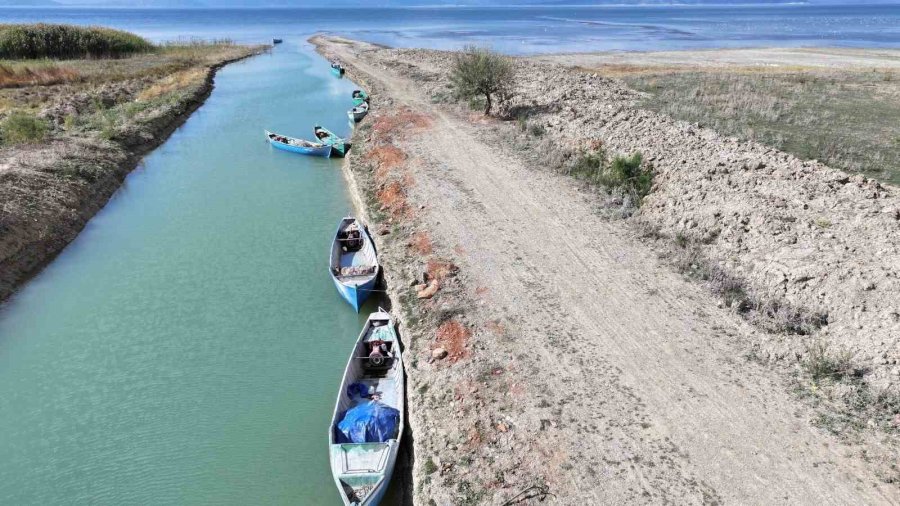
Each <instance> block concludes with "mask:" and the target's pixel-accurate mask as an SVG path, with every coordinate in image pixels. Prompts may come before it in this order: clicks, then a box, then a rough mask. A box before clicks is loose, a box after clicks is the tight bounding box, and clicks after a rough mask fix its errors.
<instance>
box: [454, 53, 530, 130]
mask: <svg viewBox="0 0 900 506" xmlns="http://www.w3.org/2000/svg"><path fill="white" fill-rule="evenodd" d="M514 78H515V75H514V72H513V66H512V63H510V61H509V60H508V59H507V58H506V57H504V56H502V55H500V54H497V53H494V52H492V51H490V50H487V49H483V48H478V47H475V46H466V47H465V48H464V49H463V51H462V52H460V53H458V54H457V55H456V58H455V59H454V61H453V68H452V69H451V73H450V79H451V81H452V82H453V87H454V89H455V90H456V95H457V97H458V98H462V99H467V100H469V103H470V104H471V103H473V100H472V99H473V98H476V97H478V98H482V97H483V99H484V114H486V115H487V114H490V113H491V108H492V106H493V98H494V97H495V96H496V97H498V98H499V99H500V100H501V101H502V100H503V99H504V97H505V96H506V94H507V92H508V91H509V89H510V88H511V87H512V84H513V80H514Z"/></svg>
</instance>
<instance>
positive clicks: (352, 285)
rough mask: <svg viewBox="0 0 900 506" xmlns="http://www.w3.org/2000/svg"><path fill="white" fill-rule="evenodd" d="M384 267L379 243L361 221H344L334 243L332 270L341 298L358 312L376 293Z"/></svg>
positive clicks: (336, 233)
mask: <svg viewBox="0 0 900 506" xmlns="http://www.w3.org/2000/svg"><path fill="white" fill-rule="evenodd" d="M380 271H381V266H380V265H379V264H378V252H377V251H376V250H375V242H374V241H372V237H371V236H370V235H369V231H368V230H366V227H364V226H363V224H362V223H360V221H359V220H357V219H356V218H353V217H347V218H344V219H342V220H341V222H340V224H339V225H338V228H337V232H335V234H334V241H333V242H332V244H331V264H330V268H329V272H331V279H332V280H333V281H334V286H335V287H336V288H337V290H338V292H339V293H340V294H341V297H343V298H344V300H346V301H347V302H349V303H350V305H351V306H353V309H355V310H356V311H357V312H358V311H359V307H360V306H362V304H363V302H365V301H366V299H368V298H369V295H371V294H372V290H373V289H374V288H375V283H376V282H377V281H378V274H379V273H380Z"/></svg>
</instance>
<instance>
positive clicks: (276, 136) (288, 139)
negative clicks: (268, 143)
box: [269, 132, 323, 148]
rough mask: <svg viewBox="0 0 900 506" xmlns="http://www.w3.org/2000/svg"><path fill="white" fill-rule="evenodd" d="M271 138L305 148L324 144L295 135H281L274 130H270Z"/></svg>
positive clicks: (318, 146)
mask: <svg viewBox="0 0 900 506" xmlns="http://www.w3.org/2000/svg"><path fill="white" fill-rule="evenodd" d="M269 139H271V140H272V141H274V142H280V143H282V144H287V145H290V146H302V147H305V148H320V147H322V146H323V144H317V143H315V142H310V141H306V140H303V139H295V138H293V137H288V136H286V135H279V134H275V133H272V132H269Z"/></svg>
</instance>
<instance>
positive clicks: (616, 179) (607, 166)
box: [570, 150, 653, 205]
mask: <svg viewBox="0 0 900 506" xmlns="http://www.w3.org/2000/svg"><path fill="white" fill-rule="evenodd" d="M570 173H571V174H572V175H574V176H577V177H580V178H582V179H586V180H588V181H590V182H592V183H594V184H599V185H601V186H604V187H606V188H608V189H610V190H617V191H623V192H625V193H628V194H630V195H632V196H633V197H634V199H635V201H636V202H637V203H638V205H639V204H640V201H641V199H643V198H644V197H645V196H647V194H649V193H650V189H651V188H652V186H653V171H652V170H651V169H650V168H645V167H643V158H642V156H641V154H640V153H634V154H633V155H631V156H630V157H623V156H617V157H615V158H613V160H612V162H608V161H607V157H606V153H605V152H604V151H602V150H598V151H592V152H589V153H585V154H583V155H582V156H581V157H579V158H577V159H576V160H575V163H574V164H573V165H572V167H571V169H570Z"/></svg>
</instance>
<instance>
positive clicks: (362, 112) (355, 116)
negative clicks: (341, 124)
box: [347, 102, 369, 123]
mask: <svg viewBox="0 0 900 506" xmlns="http://www.w3.org/2000/svg"><path fill="white" fill-rule="evenodd" d="M366 114H369V103H368V102H363V103H361V104H359V105H358V106H356V107H354V108H353V109H350V110H349V111H347V116H349V117H350V119H352V120H353V122H354V123H359V122H360V121H362V120H363V118H365V117H366Z"/></svg>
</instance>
